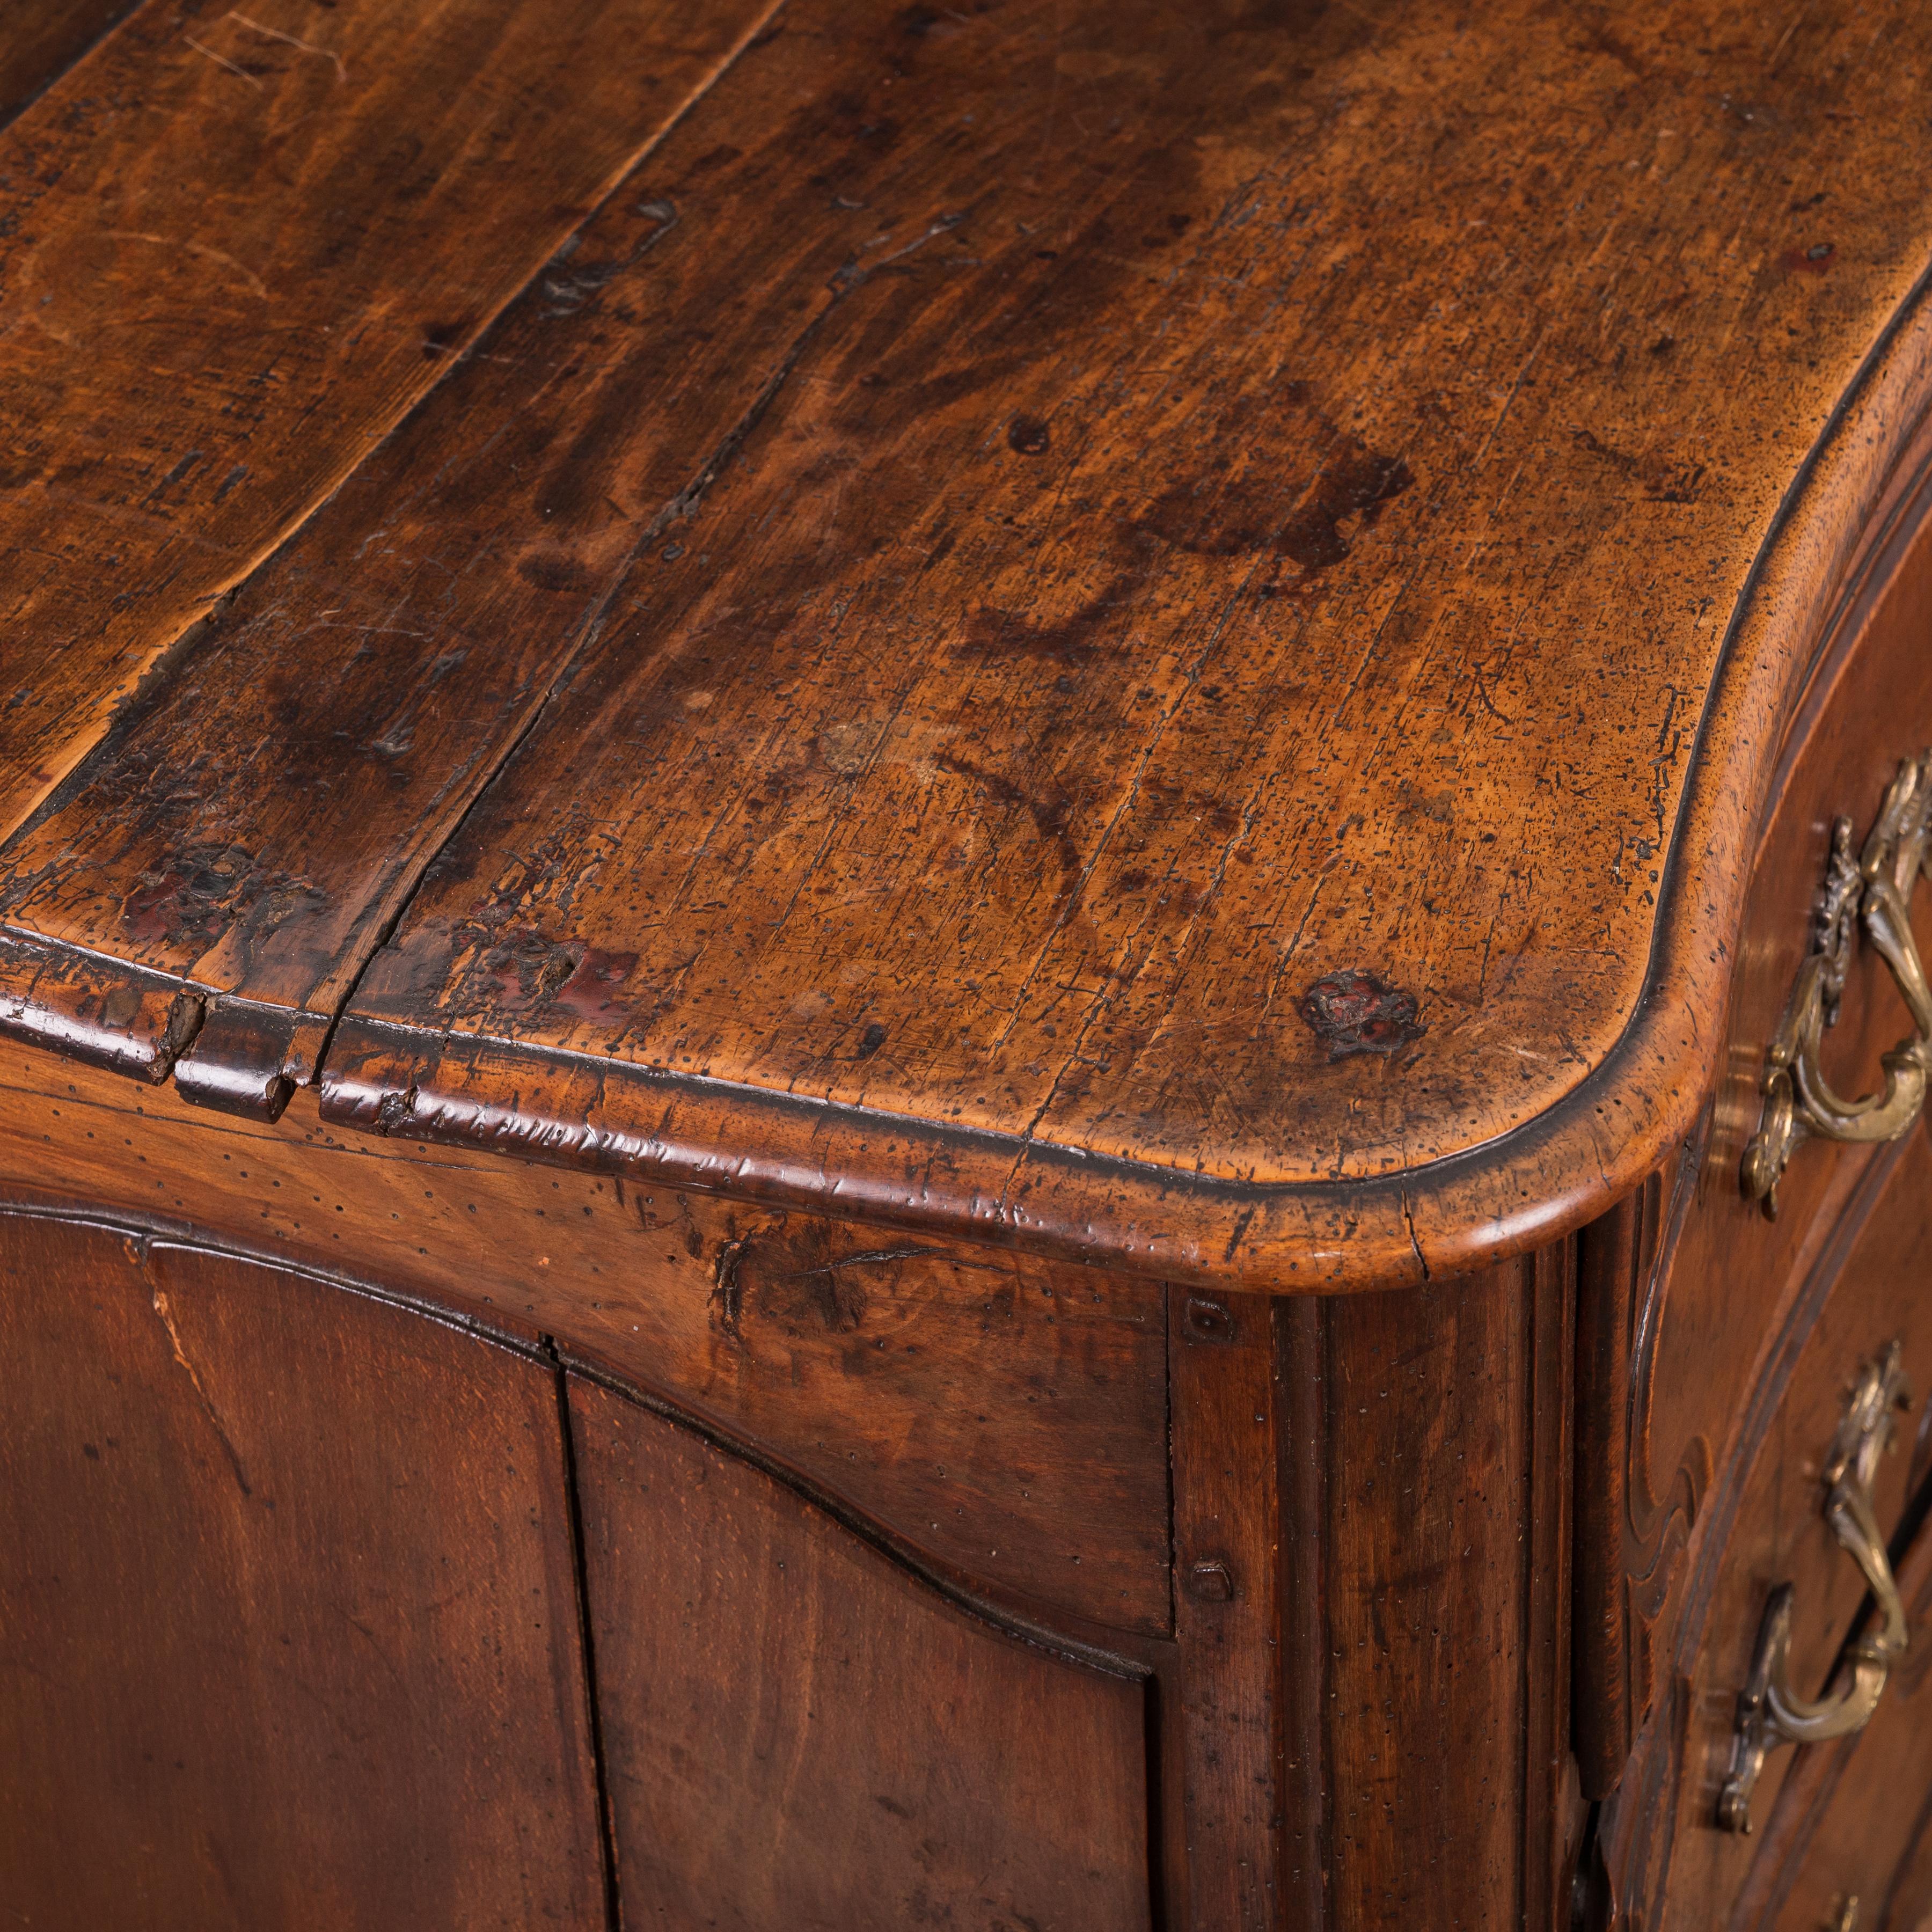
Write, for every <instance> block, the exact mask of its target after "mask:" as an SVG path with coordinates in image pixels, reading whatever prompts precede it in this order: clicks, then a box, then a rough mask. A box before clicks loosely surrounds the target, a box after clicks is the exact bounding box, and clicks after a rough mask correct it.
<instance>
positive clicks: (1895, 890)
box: [1742, 752, 1932, 1215]
mask: <svg viewBox="0 0 1932 1932" xmlns="http://www.w3.org/2000/svg"><path fill="white" fill-rule="evenodd" d="M1928 817H1932V752H1927V753H1926V754H1924V756H1923V757H1918V758H1907V759H1906V760H1905V762H1904V763H1903V764H1901V765H1900V766H1899V768H1898V775H1897V777H1896V778H1894V779H1893V780H1892V781H1891V787H1890V788H1889V789H1888V790H1887V791H1886V793H1885V803H1884V805H1882V807H1881V808H1880V809H1879V815H1878V821H1877V823H1876V824H1874V825H1873V827H1872V829H1871V832H1870V836H1869V837H1867V839H1866V840H1865V844H1864V851H1863V853H1861V854H1860V856H1858V859H1856V860H1855V861H1854V860H1853V859H1852V822H1851V820H1849V818H1840V819H1838V820H1835V821H1834V823H1833V824H1832V858H1831V862H1830V864H1829V866H1828V867H1827V868H1826V874H1825V891H1824V895H1823V898H1821V899H1820V902H1819V906H1818V911H1817V918H1816V922H1815V923H1814V926H1813V929H1812V935H1811V951H1810V953H1808V954H1807V955H1806V956H1805V963H1804V964H1803V965H1802V966H1800V967H1799V969H1798V978H1797V980H1796V983H1795V984H1794V985H1793V987H1792V989H1791V998H1790V1003H1789V1004H1787V1006H1786V1007H1785V1010H1784V1019H1783V1021H1782V1022H1781V1023H1780V1025H1779V1026H1778V1034H1777V1037H1776V1038H1775V1039H1774V1040H1772V1043H1771V1050H1770V1052H1769V1053H1768V1054H1767V1055H1766V1057H1765V1070H1764V1078H1763V1081H1762V1082H1761V1083H1760V1091H1762V1092H1763V1095H1764V1112H1763V1115H1761V1116H1760V1119H1759V1122H1758V1130H1757V1133H1754V1135H1753V1136H1751V1144H1750V1145H1748V1147H1747V1148H1745V1159H1744V1171H1743V1177H1742V1178H1743V1182H1744V1190H1745V1194H1746V1196H1748V1198H1749V1199H1751V1200H1753V1201H1761V1202H1763V1204H1764V1210H1765V1212H1766V1214H1773V1215H1775V1214H1776V1213H1777V1212H1778V1181H1779V1180H1780V1179H1781V1177H1782V1176H1783V1175H1784V1167H1785V1163H1787V1161H1788V1160H1790V1158H1791V1155H1792V1151H1793V1149H1794V1148H1796V1146H1797V1145H1798V1143H1799V1142H1800V1141H1801V1140H1802V1139H1805V1136H1808V1135H1811V1134H1815V1135H1817V1136H1819V1137H1820V1139H1824V1140H1832V1141H1889V1140H1896V1139H1897V1138H1898V1136H1900V1134H1902V1133H1904V1132H1905V1131H1906V1129H1907V1128H1909V1127H1910V1126H1911V1125H1912V1122H1913V1121H1915V1120H1916V1119H1918V1114H1919V1109H1921V1107H1922V1106H1924V1102H1925V1080H1926V1069H1927V1064H1928V1063H1932V989H1927V986H1926V983H1925V969H1924V967H1923V966H1921V965H1920V964H1919V960H1918V947H1917V945H1916V944H1914V942H1913V940H1912V906H1911V900H1912V886H1913V885H1914V884H1915V883H1916V881H1917V879H1918V873H1919V871H1920V869H1921V867H1922V866H1924V865H1925V864H1926V863H1927V853H1926V838H1927V831H1928V829H1932V826H1928V823H1927V820H1928ZM1860 926H1863V927H1864V931H1865V936H1866V937H1867V938H1868V939H1869V940H1870V941H1871V943H1872V944H1873V945H1874V946H1875V947H1877V948H1878V950H1879V953H1881V954H1882V956H1883V957H1884V959H1885V964H1886V965H1888V966H1889V967H1890V968H1891V977H1893V979H1894V980H1896V981H1897V983H1898V990H1899V992H1900V994H1901V995H1903V997H1904V1000H1905V1004H1906V1006H1907V1007H1909V1008H1910V1010H1911V1013H1912V1024H1913V1025H1914V1026H1915V1028H1917V1029H1918V1031H1917V1032H1916V1033H1915V1034H1913V1036H1912V1037H1911V1038H1909V1039H1907V1040H1900V1042H1899V1043H1898V1044H1897V1046H1895V1047H1894V1048H1893V1049H1891V1051H1890V1052H1888V1053H1887V1054H1886V1055H1885V1056H1884V1058H1883V1061H1882V1065H1883V1066H1884V1068H1885V1091H1884V1092H1883V1093H1882V1094H1872V1095H1869V1096H1867V1097H1866V1098H1865V1099H1864V1100H1843V1099H1841V1097H1839V1096H1838V1094H1835V1093H1834V1092H1832V1087H1831V1083H1830V1082H1829V1081H1827V1080H1826V1078H1825V1076H1824V1073H1823V1071H1822V1070H1820V1067H1819V1064H1818V1049H1819V1045H1820V1042H1821V1041H1822V1040H1823V1038H1824V1037H1825V1030H1826V1028H1827V1027H1829V1026H1831V1025H1834V1024H1835V1022H1836V1021H1837V1019H1838V1002H1839V1000H1840V998H1841V996H1842V995H1843V992H1844V990H1845V974H1846V969H1847V968H1849V966H1850V965H1851V962H1852V947H1853V946H1854V945H1855V944H1856V940H1857V932H1858V928H1859V927H1860Z"/></svg>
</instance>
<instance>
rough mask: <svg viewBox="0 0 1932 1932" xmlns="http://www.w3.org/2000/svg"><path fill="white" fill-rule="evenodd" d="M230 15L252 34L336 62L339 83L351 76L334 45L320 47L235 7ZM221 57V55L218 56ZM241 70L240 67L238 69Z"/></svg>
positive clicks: (237, 23) (238, 24)
mask: <svg viewBox="0 0 1932 1932" xmlns="http://www.w3.org/2000/svg"><path fill="white" fill-rule="evenodd" d="M228 17H229V19H230V20H233V22H234V23H235V24H236V26H238V27H246V28H248V31H249V32H251V34H261V35H262V36H263V37H264V38H265V39H267V40H280V41H281V42H282V43H284V46H291V47H299V48H300V49H301V50H302V52H304V53H305V54H319V55H320V56H321V57H322V58H323V59H324V60H326V61H333V62H335V78H336V80H337V81H338V83H341V82H343V81H345V80H347V79H348V78H349V70H348V68H347V67H346V66H344V64H343V59H342V56H341V55H340V54H339V53H338V52H335V49H333V48H332V47H319V46H317V45H316V44H315V43H314V41H313V40H301V39H299V38H297V37H296V35H295V34H285V33H284V32H283V31H281V28H279V27H265V26H263V25H262V23H261V22H260V21H259V20H250V19H249V17H248V15H247V14H246V13H236V10H234V8H233V7H229V10H228ZM217 58H219V56H217ZM236 71H238V72H239V71H240V70H239V69H237V70H236Z"/></svg>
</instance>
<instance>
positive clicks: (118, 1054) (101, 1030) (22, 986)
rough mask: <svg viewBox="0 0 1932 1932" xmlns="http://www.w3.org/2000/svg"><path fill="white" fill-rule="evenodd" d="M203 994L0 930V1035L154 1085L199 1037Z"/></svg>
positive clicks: (168, 977) (138, 969) (168, 978)
mask: <svg viewBox="0 0 1932 1932" xmlns="http://www.w3.org/2000/svg"><path fill="white" fill-rule="evenodd" d="M208 990H209V989H207V988H205V987H202V988H196V987H191V986H189V985H188V984H187V983H186V982H184V981H183V980H179V979H177V978H176V977H175V976H174V975H173V974H168V973H156V972H153V971H150V970H149V969H148V968H145V967H142V966H130V965H127V963H126V962H124V961H121V960H118V959H104V958H102V957H101V956H99V955H98V954H95V953H85V952H83V951H81V950H80V949H79V948H77V947H72V946H67V945H63V944H59V943H58V942H55V941H49V940H43V939H39V938H35V937H34V936H33V935H30V934H25V933H19V932H7V931H0V1037H5V1038H7V1039H9V1040H20V1041H21V1042H23V1043H24V1044H26V1045H27V1046H38V1047H44V1048H46V1049H49V1050H50V1051H51V1052H55V1053H58V1054H60V1055H63V1056H64V1057H65V1058H67V1059H69V1060H78V1061H83V1062H85V1063H86V1064H87V1065H88V1066H89V1067H104V1068H106V1069H107V1071H108V1072H109V1073H124V1074H126V1075H127V1076H129V1077H130V1079H136V1080H144V1081H145V1082H148V1084H149V1085H151V1086H157V1085H160V1082H163V1080H165V1079H167V1077H168V1076H169V1074H170V1073H172V1071H173V1070H174V1066H175V1061H177V1060H178V1058H180V1056H181V1054H182V1053H183V1052H184V1051H186V1049H187V1047H188V1046H189V1045H190V1043H192V1042H193V1039H194V1037H195V1036H196V1034H197V1033H199V1031H200V1030H201V1025H202V1019H203V1017H204V1016H205V1001H206V998H207V997H208Z"/></svg>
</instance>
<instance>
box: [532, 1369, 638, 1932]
mask: <svg viewBox="0 0 1932 1932" xmlns="http://www.w3.org/2000/svg"><path fill="white" fill-rule="evenodd" d="M541 1347H542V1349H543V1353H544V1357H545V1358H546V1359H547V1361H548V1362H549V1364H550V1374H551V1377H552V1379H553V1383H554V1385H555V1387H556V1419H557V1436H558V1443H559V1448H560V1451H561V1453H562V1458H563V1494H564V1507H565V1514H566V1515H567V1516H568V1519H569V1524H570V1562H571V1574H572V1576H573V1577H574V1580H575V1584H576V1594H577V1655H579V1657H580V1658H581V1659H582V1660H583V1700H584V1708H585V1711H586V1718H587V1722H588V1724H589V1733H590V1764H591V1772H592V1777H593V1778H595V1781H596V1791H597V1837H598V1843H599V1845H600V1846H601V1847H602V1850H603V1859H604V1924H605V1925H606V1926H607V1927H608V1928H609V1932H622V1927H623V1923H624V1909H623V1898H622V1891H621V1890H620V1888H619V1883H618V1876H617V1839H616V1827H615V1824H614V1821H613V1817H612V1814H611V1809H610V1778H609V1775H608V1772H607V1769H606V1767H605V1764H604V1714H603V1706H602V1705H601V1703H600V1701H599V1700H598V1689H597V1648H596V1636H595V1628H594V1625H593V1620H592V1617H591V1614H590V1567H589V1559H588V1558H587V1556H586V1553H585V1550H584V1544H583V1498H582V1496H581V1495H580V1493H579V1491H578V1489H577V1436H576V1432H575V1430H574V1427H573V1425H572V1423H571V1415H570V1373H569V1371H568V1370H567V1369H565V1367H564V1365H563V1358H562V1357H561V1356H560V1355H559V1354H558V1353H557V1349H556V1340H555V1338H554V1337H551V1336H549V1335H545V1336H544V1337H542V1338H541Z"/></svg>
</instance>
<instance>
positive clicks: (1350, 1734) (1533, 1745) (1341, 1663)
mask: <svg viewBox="0 0 1932 1932" xmlns="http://www.w3.org/2000/svg"><path fill="white" fill-rule="evenodd" d="M1531 1273H1532V1271H1531V1269H1530V1268H1528V1267H1526V1266H1524V1265H1514V1266H1511V1267H1506V1268H1500V1269H1498V1270H1496V1271H1494V1272H1493V1274H1488V1275H1484V1276H1476V1277H1471V1278H1469V1280H1466V1281H1463V1282H1458V1283H1451V1284H1448V1285H1447V1286H1445V1287H1444V1288H1443V1289H1441V1290H1439V1291H1435V1292H1430V1293H1427V1294H1425V1295H1417V1294H1415V1293H1414V1292H1396V1293H1392V1294H1389V1295H1372V1296H1365V1297H1359V1298H1349V1299H1347V1300H1344V1301H1334V1302H1331V1303H1328V1304H1325V1307H1324V1308H1323V1311H1322V1312H1323V1316H1324V1325H1325V1337H1324V1342H1323V1347H1324V1352H1325V1367H1324V1371H1323V1375H1324V1380H1325V1383H1326V1385H1327V1389H1328V1400H1327V1405H1326V1406H1327V1415H1328V1422H1327V1428H1328V1448H1327V1462H1328V1484H1327V1486H1326V1491H1325V1516H1324V1519H1323V1520H1322V1523H1321V1524H1320V1525H1319V1544H1316V1546H1315V1547H1319V1548H1320V1550H1321V1551H1322V1563H1323V1573H1322V1574H1323V1579H1324V1584H1325V1589H1324V1592H1323V1623H1322V1631H1321V1634H1320V1639H1319V1641H1320V1645H1321V1654H1322V1657H1323V1658H1324V1660H1325V1663H1324V1684H1323V1691H1324V1697H1323V1705H1322V1745H1323V1753H1324V1757H1325V1761H1326V1763H1327V1765H1328V1784H1329V1789H1330V1791H1331V1799H1330V1803H1329V1816H1328V1822H1327V1832H1328V1861H1327V1867H1326V1869H1327V1879H1328V1882H1327V1888H1326V1889H1327V1894H1328V1898H1327V1906H1326V1909H1327V1911H1328V1913H1329V1914H1330V1918H1329V1921H1328V1922H1329V1923H1330V1924H1334V1925H1337V1926H1354V1925H1395V1924H1408V1923H1412V1922H1416V1921H1422V1922H1426V1923H1429V1924H1440V1925H1445V1926H1450V1925H1487V1924H1516V1923H1520V1922H1534V1923H1539V1924H1548V1923H1550V1922H1552V1921H1550V1920H1549V1919H1548V1918H1538V1919H1537V1920H1535V1921H1529V1920H1527V1919H1526V1913H1527V1912H1529V1911H1530V1910H1531V1909H1532V1906H1533V1905H1538V1904H1541V1905H1547V1903H1548V1900H1547V1890H1544V1889H1542V1888H1539V1889H1538V1891H1537V1892H1536V1893H1534V1894H1529V1895H1526V1879H1529V1878H1530V1877H1531V1876H1532V1867H1536V1868H1538V1869H1539V1870H1541V1869H1542V1868H1543V1867H1544V1866H1545V1865H1546V1864H1553V1863H1554V1862H1555V1859H1554V1857H1553V1854H1552V1852H1551V1847H1550V1843H1549V1841H1548V1839H1547V1837H1541V1835H1540V1842H1539V1843H1537V1844H1536V1845H1535V1846H1532V1845H1531V1844H1529V1843H1527V1842H1526V1837H1525V1829H1526V1823H1527V1821H1528V1820H1529V1819H1530V1818H1531V1817H1532V1816H1533V1815H1535V1813H1536V1811H1537V1810H1538V1807H1537V1806H1536V1805H1535V1804H1533V1802H1532V1793H1531V1788H1530V1787H1531V1786H1532V1784H1537V1785H1539V1786H1541V1785H1542V1784H1544V1781H1545V1779H1546V1778H1547V1775H1548V1770H1549V1767H1548V1765H1547V1753H1548V1748H1549V1739H1548V1736H1547V1732H1546V1731H1545V1730H1544V1727H1543V1726H1541V1725H1538V1726H1536V1727H1534V1728H1535V1733H1536V1735H1535V1736H1532V1711H1533V1708H1534V1706H1535V1703H1536V1698H1535V1694H1534V1689H1533V1686H1534V1685H1535V1683H1537V1682H1540V1681H1541V1679H1542V1677H1543V1674H1544V1672H1545V1671H1547V1669H1548V1667H1549V1664H1550V1660H1549V1659H1547V1658H1541V1659H1538V1661H1537V1662H1536V1664H1535V1665H1534V1666H1530V1665H1529V1658H1530V1657H1531V1655H1532V1652H1533V1651H1534V1649H1535V1641H1534V1640H1535V1637H1537V1636H1538V1634H1539V1631H1538V1624H1539V1621H1540V1619H1539V1617H1538V1614H1537V1612H1538V1598H1539V1597H1540V1596H1541V1595H1542V1594H1543V1592H1544V1590H1546V1589H1547V1587H1548V1584H1549V1583H1552V1582H1554V1581H1555V1580H1556V1575H1557V1574H1559V1573H1558V1571H1557V1570H1556V1563H1557V1561H1558V1559H1557V1556H1556V1553H1557V1551H1558V1550H1559V1548H1560V1541H1559V1538H1560V1533H1561V1525H1560V1523H1551V1522H1550V1521H1549V1520H1547V1518H1544V1519H1539V1518H1538V1516H1537V1515H1536V1514H1535V1504H1536V1502H1538V1499H1539V1498H1540V1497H1542V1496H1546V1495H1547V1493H1548V1492H1549V1490H1550V1487H1551V1479H1552V1478H1554V1479H1556V1480H1557V1481H1559V1482H1560V1478H1561V1475H1562V1463H1561V1462H1560V1461H1559V1463H1558V1465H1557V1466H1556V1468H1554V1469H1547V1470H1544V1469H1538V1466H1537V1462H1538V1459H1537V1456H1536V1454H1535V1452H1536V1450H1537V1449H1538V1447H1540V1446H1541V1447H1544V1448H1548V1447H1550V1446H1551V1445H1550V1436H1549V1435H1548V1434H1547V1433H1546V1430H1545V1429H1544V1427H1539V1426H1538V1418H1537V1417H1536V1415H1535V1408H1534V1403H1533V1397H1534V1396H1535V1394H1536V1393H1537V1389H1536V1382H1537V1377H1536V1373H1535V1367H1534V1364H1535V1358H1536V1355H1537V1352H1538V1351H1537V1347H1536V1341H1537V1337H1536V1322H1535V1301H1536V1298H1535V1294H1534V1292H1533V1288H1532V1281H1531V1279H1530V1277H1531ZM1552 1393H1553V1392H1545V1400H1546V1402H1547V1401H1548V1400H1550V1396H1551V1394H1552ZM1560 1416H1561V1407H1560V1402H1559V1407H1558V1409H1557V1412H1556V1418H1553V1419H1556V1420H1560ZM1309 1528H1310V1526H1304V1528H1303V1531H1302V1535H1303V1537H1304V1538H1308V1535H1309ZM1312 1542H1313V1539H1312V1538H1310V1539H1309V1541H1304V1543H1303V1544H1302V1547H1303V1549H1304V1550H1307V1548H1309V1547H1310V1544H1311V1543H1312ZM1304 1560H1306V1559H1305V1557H1304ZM1302 1641H1304V1642H1305V1641H1307V1638H1305V1637H1304V1638H1303V1639H1302ZM1532 1760H1537V1761H1536V1762H1535V1763H1532ZM1552 1811H1553V1807H1552V1806H1551V1805H1550V1804H1549V1803H1548V1802H1545V1803H1544V1805H1543V1806H1542V1807H1541V1813H1542V1817H1543V1820H1544V1828H1545V1831H1546V1832H1547V1828H1548V1822H1549V1820H1550V1815H1551V1813H1552Z"/></svg>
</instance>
